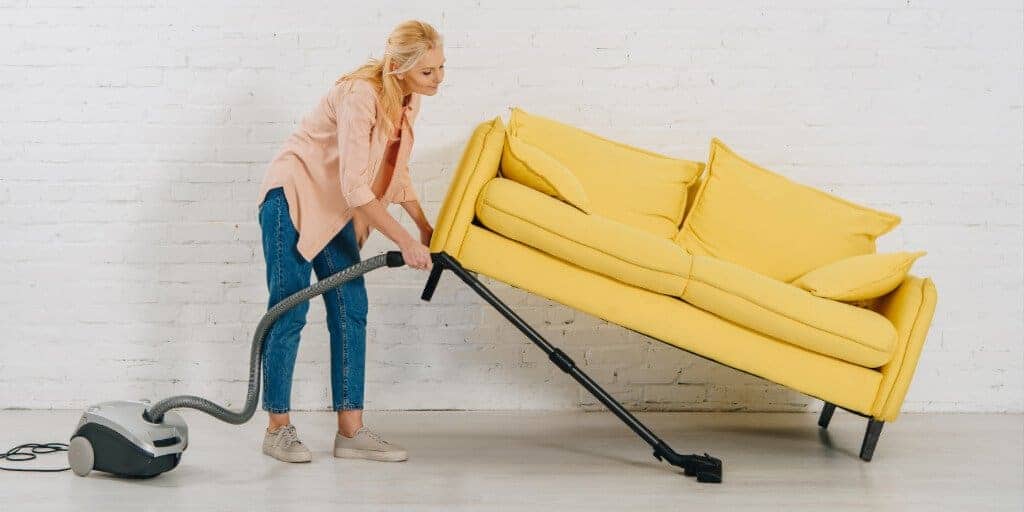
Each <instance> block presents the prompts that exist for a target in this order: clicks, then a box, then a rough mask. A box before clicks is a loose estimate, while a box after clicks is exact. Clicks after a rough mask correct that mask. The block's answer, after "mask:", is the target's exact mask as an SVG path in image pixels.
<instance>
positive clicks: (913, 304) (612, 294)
mask: <svg viewBox="0 0 1024 512" xmlns="http://www.w3.org/2000/svg"><path fill="white" fill-rule="evenodd" d="M505 132H506V130H505V126H504V123H503V122H502V120H501V117H500V116H499V117H495V118H494V119H492V120H489V121H485V122H483V123H480V124H479V125H478V126H477V127H476V128H475V130H474V131H473V133H472V136H471V137H470V139H469V142H468V143H467V144H466V146H465V149H464V151H463V153H462V157H461V160H460V162H459V164H458V167H457V168H456V170H455V173H454V175H453V176H452V180H451V183H450V186H449V188H448V192H447V196H446V197H445V200H444V203H443V205H442V207H441V210H440V212H439V214H438V218H437V220H436V223H435V231H434V235H433V238H432V240H431V243H430V250H431V252H432V253H434V254H435V255H442V254H443V255H447V257H450V258H451V259H452V260H455V261H457V262H458V264H461V266H462V267H464V269H466V270H468V271H471V272H478V273H480V274H484V275H487V276H490V277H492V278H494V279H497V280H499V281H502V282H504V283H508V284H510V285H512V286H515V287H517V288H520V289H523V290H526V291H529V292H531V293H535V294H538V295H540V296H543V297H546V298H548V299H551V300H553V301H556V302H559V303H561V304H564V305H566V306H569V307H572V308H574V309H577V310H580V311H584V312H586V313H589V314H592V315H594V316H597V317H600V318H603V319H605V320H607V321H609V322H613V323H615V324H618V325H621V326H623V327H626V328H628V329H631V330H634V331H637V332H641V333H644V334H646V335H648V336H651V337H653V338H656V339H658V340H660V341H662V342H664V343H668V344H671V345H674V346H676V347H678V348H680V349H683V350H686V351H688V352H691V353H694V354H696V355H699V356H701V357H704V358H707V359H710V360H714V361H716V362H718V363H721V364H724V365H727V366H729V367H732V368H735V369H738V370H742V371H744V372H747V373H750V374H753V375H756V376H759V377H762V378H765V379H768V380H771V381H773V382H777V383H779V384H782V385H785V386H787V387H789V388H792V389H795V390H797V391H800V392H802V393H805V394H807V395H810V396H813V397H816V398H818V399H821V400H823V401H824V402H825V406H824V408H823V410H822V414H821V418H820V420H819V424H820V425H821V426H822V427H827V425H828V421H829V419H830V418H831V415H832V412H833V411H834V408H835V407H836V406H838V407H840V408H843V409H845V410H848V411H850V412H853V413H855V414H859V415H862V416H864V417H867V418H869V422H868V429H867V432H866V434H865V437H864V440H863V443H862V449H861V458H862V459H864V460H866V461H867V460H871V456H872V453H873V451H874V446H875V443H876V441H877V439H878V435H879V433H880V429H881V425H882V423H883V422H891V421H893V420H895V419H896V418H897V417H898V415H899V412H900V406H901V404H902V403H903V399H904V397H905V396H906V393H907V389H908V387H909V386H910V382H911V379H912V377H913V374H914V369H915V367H916V366H917V362H918V358H919V355H920V353H921V349H922V346H923V345H924V340H925V335H926V333H927V331H928V327H929V325H930V323H931V320H932V315H933V313H934V310H935V304H936V290H935V286H934V284H933V283H932V281H931V279H929V278H926V277H925V278H923V277H917V276H914V275H908V276H907V277H906V279H905V280H904V281H903V282H902V284H900V285H899V286H898V288H896V289H895V290H894V291H892V292H891V293H888V294H886V295H885V296H883V297H881V298H880V299H878V300H875V301H873V302H872V303H871V305H870V308H864V307H855V306H852V305H850V304H846V303H841V302H838V301H833V300H831V299H825V298H821V297H815V296H813V295H811V294H809V293H807V292H805V291H804V290H801V289H799V288H797V287H795V286H794V285H792V284H789V283H787V282H783V281H780V280H777V279H772V278H769V277H766V276H764V275H762V274H759V273H757V272H754V271H752V270H749V269H747V268H744V267H743V266H740V265H737V264H735V263H730V262H727V261H723V260H719V259H716V258H714V257H710V256H706V255H698V254H689V253H687V252H686V251H684V250H682V249H681V248H680V246H679V245H678V244H676V243H674V242H673V241H672V240H671V239H666V238H664V237H658V236H652V235H650V234H649V232H647V231H644V230H641V229H636V228H634V227H632V226H631V225H629V224H628V223H626V222H619V221H617V220H616V219H611V218H610V217H609V215H605V214H602V213H601V212H599V211H593V212H590V213H586V212H584V211H582V210H581V209H579V208H575V207H573V206H572V205H570V204H567V203H566V202H564V201H560V200H559V199H557V198H555V197H552V196H551V195H548V194H544V193H541V192H538V191H537V190H534V189H533V188H530V187H527V186H524V185H523V184H521V183H518V182H516V181H513V180H510V179H507V178H506V177H503V176H502V175H500V164H501V161H502V153H503V150H505V146H506V144H507V143H508V142H507V139H506V133H505ZM701 170H703V167H702V168H701ZM700 179H701V180H702V179H703V176H702V177H701V178H700ZM699 184H700V181H698V183H697V184H696V185H694V186H691V187H689V192H688V193H689V194H690V196H689V201H688V202H687V210H688V208H689V206H690V205H691V204H692V203H693V194H694V193H695V192H696V190H698V189H699ZM687 213H688V211H687V212H681V214H687ZM676 229H678V226H676ZM609 239H613V240H618V241H619V242H618V243H616V244H608V243H607V240H609ZM602 244H603V245H602ZM433 280H434V282H435V283H436V276H434V277H433ZM428 295H429V294H428V293H426V292H425V298H426V296H428ZM492 304H494V302H492ZM506 316H508V315H506ZM510 319H512V318H511V317H510ZM513 321H514V320H513ZM520 328H521V329H522V327H520ZM523 332H524V333H527V335H530V333H528V332H527V330H524V331H523ZM552 360H553V361H554V360H555V358H554V357H552ZM556 364H557V361H556ZM563 369H564V368H563ZM578 380H580V379H578ZM581 382H582V380H581ZM620 417H621V415H620ZM656 455H657V453H656Z"/></svg>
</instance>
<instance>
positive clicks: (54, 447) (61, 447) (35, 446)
mask: <svg viewBox="0 0 1024 512" xmlns="http://www.w3.org/2000/svg"><path fill="white" fill-rule="evenodd" d="M22 448H31V449H32V453H27V452H22V451H21V449H22ZM66 451H68V445H67V444H65V443H46V444H39V443H26V444H23V445H19V446H15V447H14V448H12V449H10V450H7V453H2V454H0V459H7V460H9V461H11V462H23V461H26V460H32V459H35V458H36V455H35V454H44V453H53V452H66ZM15 457H18V458H15ZM0 469H2V470H4V471H26V472H33V471H34V472H39V473H58V472H61V471H67V470H69V469H71V466H68V467H66V468H62V469H21V468H5V467H3V466H0Z"/></svg>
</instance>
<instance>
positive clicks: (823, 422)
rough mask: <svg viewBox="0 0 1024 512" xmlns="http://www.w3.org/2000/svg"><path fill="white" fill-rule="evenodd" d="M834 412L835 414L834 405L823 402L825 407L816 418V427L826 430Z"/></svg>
mask: <svg viewBox="0 0 1024 512" xmlns="http://www.w3.org/2000/svg"><path fill="white" fill-rule="evenodd" d="M834 412H836V405H835V404H830V403H828V402H825V407H823V408H822V409H821V416H820V417H818V426H819V427H821V428H828V424H829V422H831V421H832V413H834Z"/></svg>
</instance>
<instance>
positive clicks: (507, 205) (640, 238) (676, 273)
mask: <svg viewBox="0 0 1024 512" xmlns="http://www.w3.org/2000/svg"><path fill="white" fill-rule="evenodd" d="M476 213H477V218H478V219H479V221H480V222H481V223H482V224H483V225H484V226H486V227H488V228H490V229H491V230H493V231H495V232H497V233H500V234H502V235H504V236H506V237H508V238H511V239H513V240H517V241H519V242H522V243H524V244H526V245H529V246H531V247H534V248H536V249H539V250H541V251H543V252H546V253H548V254H550V255H552V256H555V257H557V258H559V259H562V260H564V261H566V262H569V263H572V264H574V265H577V266H579V267H582V268H585V269H587V270H590V271H593V272H597V273H599V274H602V275H605V276H607V277H611V278H613V279H616V280H619V281H621V282H624V283H627V284H630V285H633V286H637V287H640V288H644V289H647V290H651V291H653V292H657V293H662V294H666V295H672V296H679V294H680V293H681V292H682V291H683V289H684V288H685V287H686V278H687V276H688V275H689V272H690V257H689V255H688V254H686V252H685V251H683V250H682V249H681V248H680V247H679V246H678V245H676V244H674V243H673V242H672V241H671V240H669V239H665V238H660V237H657V236H654V235H652V234H650V233H648V232H646V231H643V230H641V229H637V228H636V227H633V226H629V225H626V224H623V223H621V222H618V221H615V220H612V219H608V218H605V217H602V216H599V215H593V214H591V215H588V214H586V213H583V212H582V211H580V210H579V209H577V208H574V207H572V206H570V205H569V204H566V203H564V202H562V201H560V200H558V199H556V198H554V197H551V196H549V195H546V194H543V193H541V192H539V191H537V190H534V189H532V188H529V187H527V186H524V185H522V184H519V183H517V182H514V181H512V180H509V179H506V178H494V179H492V180H490V181H489V182H488V183H487V184H486V185H484V188H483V189H482V190H481V192H480V195H479V197H478V198H477V202H476Z"/></svg>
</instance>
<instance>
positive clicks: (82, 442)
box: [68, 436, 96, 476]
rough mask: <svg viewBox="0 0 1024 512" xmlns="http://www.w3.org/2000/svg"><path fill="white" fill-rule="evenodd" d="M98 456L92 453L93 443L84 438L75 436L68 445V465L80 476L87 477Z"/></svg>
mask: <svg viewBox="0 0 1024 512" xmlns="http://www.w3.org/2000/svg"><path fill="white" fill-rule="evenodd" d="M95 461H96V454H95V453H93V451H92V443H90V442H89V440H88V439H86V438H85V437H83V436H75V437H74V438H72V439H71V444H69V445H68V465H70V466H71V471H73V472H74V473H75V474H76V475H78V476H86V475H88V474H89V472H90V471H92V465H93V463H94V462H95Z"/></svg>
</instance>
